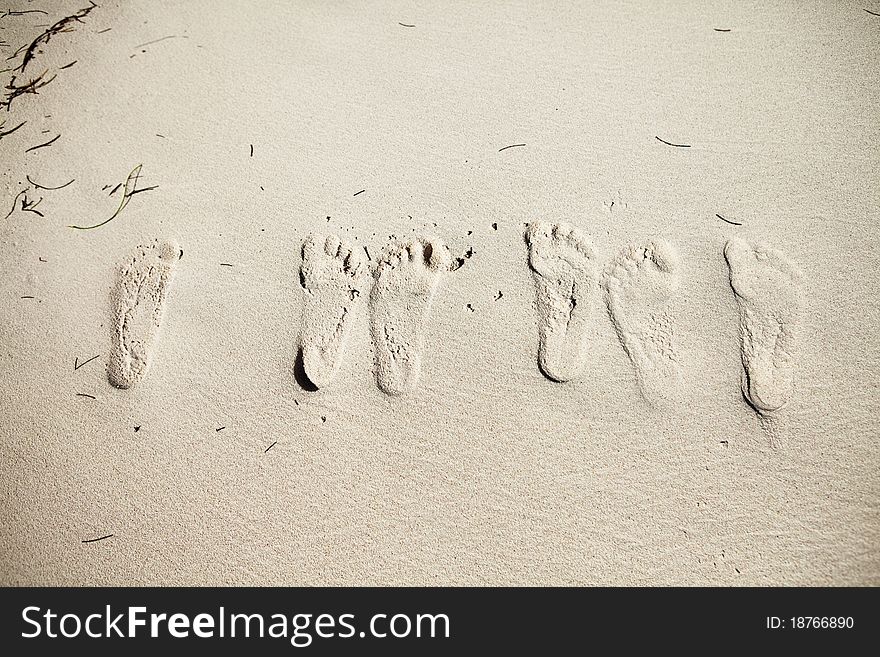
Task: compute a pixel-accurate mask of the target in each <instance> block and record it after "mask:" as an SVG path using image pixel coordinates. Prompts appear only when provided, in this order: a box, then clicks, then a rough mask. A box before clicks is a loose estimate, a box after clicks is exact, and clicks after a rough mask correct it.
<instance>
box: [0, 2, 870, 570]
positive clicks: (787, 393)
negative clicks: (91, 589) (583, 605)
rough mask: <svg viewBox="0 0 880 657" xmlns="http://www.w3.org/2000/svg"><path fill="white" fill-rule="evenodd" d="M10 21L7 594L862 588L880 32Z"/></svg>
mask: <svg viewBox="0 0 880 657" xmlns="http://www.w3.org/2000/svg"><path fill="white" fill-rule="evenodd" d="M7 8H8V9H10V10H16V11H24V10H26V11H29V12H39V11H45V12H47V13H45V14H43V13H26V14H17V13H8V12H5V10H4V12H3V13H0V28H2V29H0V54H2V56H3V59H2V61H3V62H4V63H3V64H2V65H0V68H6V67H9V68H12V70H11V71H5V72H3V73H0V77H2V82H3V83H4V86H6V85H10V84H11V85H12V87H7V89H6V94H7V96H6V97H7V99H8V98H9V96H10V94H12V95H13V96H14V97H13V98H12V100H11V103H9V105H8V107H4V108H2V109H0V123H2V127H0V134H3V136H2V137H0V162H2V167H0V200H2V204H3V205H2V209H0V217H3V216H4V215H6V213H7V212H9V214H8V216H5V218H4V219H3V220H2V222H0V263H2V265H0V266H2V272H3V275H2V277H0V299H2V302H0V313H2V324H0V326H2V328H0V348H2V351H0V356H2V358H0V391H2V394H0V482H2V483H0V491H2V492H0V583H2V584H15V585H37V584H75V585H80V584H93V585H109V584H114V585H146V584H156V585H167V584H187V585H206V584H241V585H244V584H252V585H298V584H303V585H312V584H315V585H320V584H327V585H349V584H404V585H414V584H450V585H451V584H461V585H480V584H502V585H512V584H524V585H537V584H549V585H560V584H576V585H596V584H625V585H674V584H683V585H706V584H708V585H803V584H813V585H851V584H858V585H877V584H880V558H878V555H877V550H876V546H877V544H878V541H880V511H878V509H880V486H878V463H880V460H878V457H880V451H878V450H880V446H878V442H880V441H878V418H880V396H878V383H877V375H878V372H880V351H878V344H880V309H878V302H877V297H876V291H877V289H878V286H880V268H878V266H877V265H878V249H877V243H878V237H880V185H878V182H880V175H878V174H880V123H878V121H877V107H878V104H880V83H878V80H880V78H878V76H877V70H878V64H880V58H878V51H877V47H876V44H877V38H878V34H880V18H878V17H877V16H876V15H874V14H872V13H870V12H869V11H866V10H865V9H866V8H868V9H870V10H872V11H876V12H878V13H880V5H876V6H875V5H874V4H873V3H872V2H863V3H856V2H834V3H829V2H806V3H805V2H775V3H765V2H754V3H752V2H708V3H703V2H689V1H684V0H682V1H681V2H638V3H614V2H607V3H606V2H596V3H575V4H572V3H558V4H557V3H554V4H547V3H534V2H517V3H500V2H498V3H496V2H474V3H465V2H449V3H427V2H426V3H414V2H375V3H315V2H263V3H245V2H234V1H230V2H223V3H209V2H195V1H193V2H170V1H161V2H160V1H151V2H146V1H143V2H126V3H118V4H117V3H114V2H101V3H100V6H95V7H94V8H90V5H89V3H88V0H77V1H74V0H64V1H63V2H61V1H59V2H53V3H49V2H40V1H39V0H34V1H33V2H24V1H22V2H20V3H17V4H12V5H9V6H8V7H7ZM85 10H88V11H87V12H86V13H82V12H83V11H85ZM67 16H75V17H76V18H74V19H71V20H68V21H66V22H62V23H60V25H59V24H57V21H63V19H64V18H65V17H67ZM52 25H59V26H58V27H57V29H54V30H53V28H52V27H51V26H52ZM47 26H49V27H47ZM408 26H413V27H408ZM46 30H50V32H49V36H48V37H43V38H40V35H41V34H43V33H44V32H45V31H46ZM35 39H36V40H37V41H36V45H35V46H34V47H33V48H27V45H28V44H30V43H31V42H33V41H34V40H35ZM22 46H25V48H24V49H21V50H19V49H20V48H21V47H22ZM16 51H18V52H17V54H16ZM7 58H11V59H7ZM25 60H26V61H25ZM21 88H23V89H24V91H15V89H21ZM29 90H30V91H34V90H35V91H37V93H27V91H29ZM50 141H51V143H48V145H45V146H44V145H43V144H46V143H47V142H50ZM38 146H39V148H35V147H38ZM71 181H72V182H71ZM74 226H75V227H79V228H74ZM92 226H95V227H94V228H91V227H92ZM310 236H312V237H311V238H310ZM310 240H311V241H310ZM310 245H311V246H310ZM536 249H537V251H536ZM105 537H106V538H105ZM96 538H101V539H102V540H97V541H95V540H94V539H96ZM85 541H91V542H85Z"/></svg>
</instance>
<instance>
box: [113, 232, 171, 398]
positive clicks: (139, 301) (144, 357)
mask: <svg viewBox="0 0 880 657" xmlns="http://www.w3.org/2000/svg"><path fill="white" fill-rule="evenodd" d="M181 255H183V251H181V250H180V248H179V247H178V246H177V244H176V243H174V242H171V241H160V240H155V241H154V242H153V243H152V244H147V245H140V246H138V247H137V249H136V250H135V252H134V255H133V256H132V257H131V258H130V259H128V260H126V261H125V263H124V264H123V265H122V266H121V267H120V268H119V270H118V272H117V278H116V284H115V285H114V287H113V290H112V292H111V295H110V301H111V315H112V317H111V319H112V333H111V345H110V358H109V360H108V363H107V378H108V379H109V380H110V383H112V384H113V385H114V386H116V387H117V388H123V389H128V388H131V387H132V386H133V385H135V384H136V383H137V382H138V381H140V380H141V379H143V377H144V375H145V374H146V371H147V367H148V366H149V364H150V359H151V356H152V352H153V348H154V343H155V341H156V337H157V335H158V333H159V325H160V322H161V319H162V314H163V312H164V307H165V298H166V296H167V294H168V287H169V285H170V284H171V280H172V278H173V275H174V266H175V264H177V261H178V260H179V259H180V256H181Z"/></svg>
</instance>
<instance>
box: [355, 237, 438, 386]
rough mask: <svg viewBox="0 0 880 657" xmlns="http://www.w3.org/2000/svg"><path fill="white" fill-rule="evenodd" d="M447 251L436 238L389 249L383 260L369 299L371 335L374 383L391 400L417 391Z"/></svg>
mask: <svg viewBox="0 0 880 657" xmlns="http://www.w3.org/2000/svg"><path fill="white" fill-rule="evenodd" d="M450 264H451V258H450V255H449V250H448V249H447V248H446V246H445V245H444V244H443V242H442V241H440V240H439V239H437V238H413V239H410V240H408V241H398V242H393V243H392V244H390V245H389V246H388V247H387V248H386V249H385V251H384V252H383V253H382V255H381V257H380V258H379V261H378V264H377V265H376V270H375V279H376V281H375V283H374V285H373V290H372V292H371V293H370V332H371V333H372V337H373V344H374V347H375V353H376V382H377V383H378V385H379V388H380V389H381V390H382V391H384V392H386V393H388V394H389V395H401V394H403V393H404V392H406V391H408V390H412V389H413V388H415V387H416V384H417V383H418V378H419V371H420V369H421V361H422V348H423V343H424V325H425V320H426V319H427V317H428V313H429V311H430V308H431V300H432V298H433V296H434V291H435V290H436V288H437V284H438V282H439V281H440V277H441V274H442V273H443V272H445V271H448V270H449V266H450Z"/></svg>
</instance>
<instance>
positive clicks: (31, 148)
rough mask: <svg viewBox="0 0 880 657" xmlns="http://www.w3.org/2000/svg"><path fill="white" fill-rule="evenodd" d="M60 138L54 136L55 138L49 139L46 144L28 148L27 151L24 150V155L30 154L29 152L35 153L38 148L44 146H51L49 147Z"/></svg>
mask: <svg viewBox="0 0 880 657" xmlns="http://www.w3.org/2000/svg"><path fill="white" fill-rule="evenodd" d="M60 137H61V135H55V137H53V138H52V139H50V140H49V141H47V142H45V143H43V144H37V145H36V146H31V147H30V148H28V149H27V150H25V153H30V152H31V151H35V150H37V149H38V148H45V147H46V146H51V145H52V144H54V143H55V142H56V141H58V139H59V138H60Z"/></svg>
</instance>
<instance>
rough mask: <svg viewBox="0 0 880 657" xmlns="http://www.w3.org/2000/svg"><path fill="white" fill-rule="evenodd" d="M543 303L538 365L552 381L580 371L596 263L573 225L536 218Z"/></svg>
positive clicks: (534, 248) (534, 263) (533, 242)
mask: <svg viewBox="0 0 880 657" xmlns="http://www.w3.org/2000/svg"><path fill="white" fill-rule="evenodd" d="M526 241H527V242H528V245H529V266H530V267H531V268H532V273H533V276H534V279H535V288H536V292H537V308H538V365H539V366H540V368H541V371H542V372H543V373H544V374H545V375H546V376H547V377H548V378H550V379H552V380H553V381H560V382H562V381H569V380H571V379H573V378H575V377H576V376H578V375H579V374H580V373H581V370H582V369H583V365H584V352H585V351H586V345H587V331H586V320H587V317H588V315H589V310H590V300H591V295H592V294H593V289H594V287H595V285H596V278H597V276H596V264H595V257H594V255H593V250H592V248H591V246H590V244H589V242H588V240H587V238H586V236H585V235H584V234H583V233H582V232H581V231H579V230H578V229H577V228H572V227H571V226H569V225H568V224H565V223H561V224H555V225H554V224H551V223H548V222H545V221H537V222H534V223H531V224H529V226H528V229H527V230H526Z"/></svg>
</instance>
